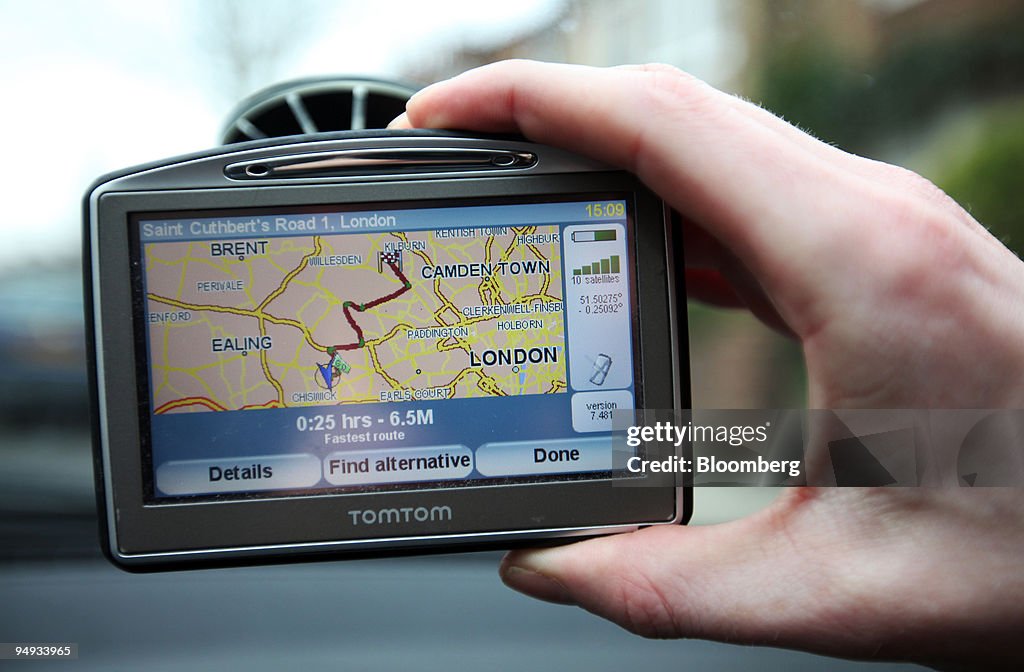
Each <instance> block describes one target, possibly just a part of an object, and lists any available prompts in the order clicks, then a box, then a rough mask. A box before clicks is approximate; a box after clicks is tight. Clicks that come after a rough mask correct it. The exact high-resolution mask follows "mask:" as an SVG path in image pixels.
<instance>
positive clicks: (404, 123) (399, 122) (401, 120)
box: [388, 112, 409, 128]
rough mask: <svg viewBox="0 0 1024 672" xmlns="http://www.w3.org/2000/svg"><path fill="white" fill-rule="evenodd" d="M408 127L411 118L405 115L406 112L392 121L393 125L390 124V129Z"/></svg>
mask: <svg viewBox="0 0 1024 672" xmlns="http://www.w3.org/2000/svg"><path fill="white" fill-rule="evenodd" d="M408 126H409V117H408V116H407V115H406V114H405V112H402V113H401V114H400V115H398V116H397V117H395V118H394V119H392V120H391V123H389V124H388V128H397V127H402V128H406V127H408Z"/></svg>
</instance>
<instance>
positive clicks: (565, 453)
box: [476, 436, 612, 476]
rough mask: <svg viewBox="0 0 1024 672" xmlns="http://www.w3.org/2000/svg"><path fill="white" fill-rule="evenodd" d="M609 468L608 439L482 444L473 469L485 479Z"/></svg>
mask: <svg viewBox="0 0 1024 672" xmlns="http://www.w3.org/2000/svg"><path fill="white" fill-rule="evenodd" d="M611 468H612V439H611V437H610V436H603V437H593V438H587V439H558V440H555V441H513V442H508V443H485V444H484V445H482V446H480V447H479V448H478V449H477V451H476V469H477V471H479V472H480V473H481V474H483V475H484V476H523V475H529V474H573V473H577V472H585V471H611Z"/></svg>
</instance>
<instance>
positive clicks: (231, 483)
mask: <svg viewBox="0 0 1024 672" xmlns="http://www.w3.org/2000/svg"><path fill="white" fill-rule="evenodd" d="M321 475H322V474H321V471H320V460H319V459H317V458H316V457H315V456H313V455H268V456H262V457H236V458H231V459H227V460H182V461H179V462H164V463H163V464H161V465H160V466H159V467H157V470H156V487H157V489H158V490H160V492H162V493H164V494H165V495H201V494H205V493H208V492H251V491H254V490H290V489H293V488H309V487H312V486H314V485H316V484H317V483H319V482H320V477H321Z"/></svg>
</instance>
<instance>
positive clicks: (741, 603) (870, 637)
mask: <svg viewBox="0 0 1024 672" xmlns="http://www.w3.org/2000/svg"><path fill="white" fill-rule="evenodd" d="M392 127H395V128H408V127H419V128H452V129H466V130H475V131H486V132H518V133H521V134H523V135H524V136H526V137H527V138H529V139H531V140H533V141H536V142H540V143H546V144H551V145H556V146H560V147H564V148H566V149H569V150H573V151H575V152H578V153H581V154H585V155H588V156H592V157H594V158H597V159H600V160H603V161H605V162H607V163H609V164H612V165H615V166H620V167H623V168H625V169H627V170H630V171H632V172H634V173H636V174H637V175H638V176H639V177H640V178H641V179H642V180H643V181H644V182H645V183H646V184H647V185H648V186H649V187H650V188H651V189H653V190H654V191H656V192H657V193H658V194H659V195H661V196H662V197H663V198H664V199H665V200H666V201H667V202H668V203H669V204H671V205H672V206H673V207H674V208H675V209H676V210H678V211H679V212H680V213H682V215H683V216H684V218H685V219H687V220H688V222H689V223H688V224H687V225H686V227H685V241H686V247H687V267H688V268H687V284H688V291H689V292H690V294H691V295H692V296H693V297H695V298H698V299H703V300H707V301H711V302H714V303H718V304H724V305H736V306H744V305H745V306H747V307H748V308H749V309H750V310H751V311H753V312H754V314H755V315H757V316H758V317H760V318H761V319H762V320H764V321H765V322H766V323H768V324H770V325H772V326H773V327H776V328H778V329H781V330H783V331H785V332H787V333H789V334H791V335H792V336H793V337H794V338H796V339H797V340H798V341H799V342H800V344H801V346H802V348H803V352H804V356H805V360H806V365H807V372H808V381H809V389H808V398H809V405H810V406H811V407H813V408H894V409H905V408H1024V375H1022V374H1024V264H1022V262H1021V261H1020V260H1019V259H1018V258H1017V257H1016V256H1015V255H1014V254H1013V253H1011V252H1010V251H1009V250H1008V249H1006V247H1004V246H1003V245H1002V244H1001V243H1000V242H999V241H998V240H997V239H995V238H994V237H993V236H992V235H990V234H989V233H988V231H987V230H986V229H985V228H984V227H983V226H981V225H980V224H979V223H978V222H977V221H975V220H974V219H973V218H972V217H971V216H970V215H969V214H968V213H967V212H966V211H964V209H963V208H961V207H960V206H959V205H957V203H955V202H954V201H953V200H952V199H950V198H949V197H948V196H946V195H945V194H944V193H942V192H941V191H940V190H939V189H937V188H936V187H935V186H934V185H932V184H931V183H930V182H928V181H927V180H925V179H924V178H922V177H920V176H918V175H916V174H914V173H912V172H909V171H907V170H904V169H902V168H898V167H895V166H891V165H887V164H883V163H879V162H876V161H871V160H868V159H864V158H860V157H857V156H853V155H850V154H846V153H844V152H842V151H840V150H839V149H836V148H835V147H832V146H830V145H827V144H825V143H822V142H819V141H818V140H816V139H814V138H812V137H811V136H809V135H807V134H805V133H803V132H801V131H800V130H798V129H797V128H795V127H793V126H791V125H789V124H787V123H785V122H784V121H782V120H780V119H778V118H777V117H775V116H773V115H772V114H770V113H769V112H767V111H765V110H763V109H761V108H759V107H757V106H756V105H753V104H751V103H748V102H745V101H743V100H741V99H738V98H735V97H733V96H729V95H727V94H724V93H722V92H720V91H717V90H715V89H713V88H712V87H710V86H708V85H706V84H704V83H703V82H700V81H699V80H697V79H694V78H693V77H691V76H688V75H686V74H684V73H682V72H680V71H678V70H676V69H674V68H671V67H668V66H661V65H648V66H629V67H620V68H611V69H597V68H588V67H582V66H568V65H550V64H542V63H533V62H525V61H509V62H504V63H498V64H494V65H490V66H485V67H483V68H479V69H476V70H473V71H470V72H467V73H465V74H463V75H460V76H458V77H455V78H453V79H450V80H447V81H444V82H441V83H438V84H435V85H433V86H430V87H428V88H426V89H425V90H423V91H421V92H420V93H418V94H417V95H416V96H415V97H414V98H413V99H412V100H410V101H409V104H408V106H407V112H406V114H404V115H402V116H401V117H399V118H398V119H396V120H395V122H393V124H392ZM501 576H502V579H503V580H504V581H505V583H506V584H508V585H509V586H510V587H512V588H514V589H516V590H519V591H521V592H523V593H526V594H528V595H531V596H533V597H536V598H539V599H543V600H548V601H551V602H557V603H563V604H575V605H579V606H580V607H583V608H584V609H587V610H588V611H591V612H593V613H595V614H598V615H600V616H603V617H605V618H608V619H610V620H612V621H614V622H616V623H618V624H619V625H621V626H623V627H625V628H627V629H629V630H631V631H633V632H636V633H638V634H641V635H645V636H652V637H698V638H706V639H713V640H720V641H727V642H737V643H746V644H764V645H771V646H782V647H789V648H796V649H803V650H807V651H813V652H816V653H824V654H829V655H835V656H843V657H851V658H866V659H899V660H913V661H917V662H922V663H925V664H929V665H932V666H935V667H940V668H944V669H959V668H964V669H975V668H978V667H988V668H999V667H1005V668H1006V669H1019V668H1020V666H1021V665H1022V664H1024V643H1022V642H1021V641H1020V640H1021V635H1022V634H1024V494H1022V493H1021V491H1020V490H1018V489H996V488H986V489H979V490H970V489H959V490H958V489H948V488H946V489H941V490H940V489H914V488H896V489H853V488H834V489H813V488H792V489H789V490H787V491H786V492H785V494H784V495H783V496H782V497H781V498H780V499H779V500H778V501H777V502H775V503H774V504H773V505H772V506H771V507H770V508H768V509H767V510H764V511H762V512H761V513H758V514H756V515H754V516H751V517H749V518H746V519H743V520H739V521H735V522H731V523H727V524H722V525H716V526H709V527H654V528H648V529H644V530H641V531H639V532H634V533H631V534H624V535H618V536H613V537H604V538H599V539H593V540H588V541H583V542H580V543H575V544H572V545H569V546H562V547H557V548H549V549H541V550H527V551H515V552H512V553H510V554H509V555H508V556H507V557H506V558H505V560H504V562H503V563H502V566H501Z"/></svg>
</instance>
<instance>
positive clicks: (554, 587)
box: [501, 565, 576, 605]
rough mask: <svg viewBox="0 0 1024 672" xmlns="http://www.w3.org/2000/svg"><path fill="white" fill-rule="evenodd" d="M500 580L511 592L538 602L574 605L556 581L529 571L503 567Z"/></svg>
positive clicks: (511, 566) (515, 567) (567, 593)
mask: <svg viewBox="0 0 1024 672" xmlns="http://www.w3.org/2000/svg"><path fill="white" fill-rule="evenodd" d="M501 580H502V581H504V582H505V585H506V586H508V587H509V588H511V589H512V590H515V591H518V592H520V593H523V594H524V595H529V596H530V597H533V598H535V599H538V600H544V601H545V602H553V603H555V604H568V605H575V604H576V601H575V600H574V599H572V595H570V594H569V591H568V590H566V588H565V586H563V585H562V584H561V583H559V582H558V581H557V580H556V579H553V578H551V577H550V576H545V575H544V574H541V573H539V572H535V571H533V570H530V569H525V568H523V567H518V566H516V565H503V566H502V568H501Z"/></svg>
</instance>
